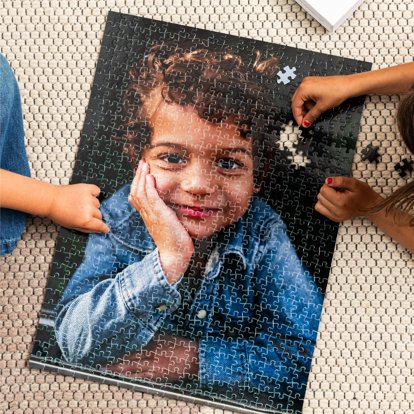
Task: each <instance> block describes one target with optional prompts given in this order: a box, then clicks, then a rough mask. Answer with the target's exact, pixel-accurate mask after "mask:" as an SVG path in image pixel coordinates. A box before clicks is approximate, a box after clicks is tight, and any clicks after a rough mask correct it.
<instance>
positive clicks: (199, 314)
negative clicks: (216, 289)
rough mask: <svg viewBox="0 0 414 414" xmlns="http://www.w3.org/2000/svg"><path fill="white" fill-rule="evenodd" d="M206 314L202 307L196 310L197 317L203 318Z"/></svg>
mask: <svg viewBox="0 0 414 414" xmlns="http://www.w3.org/2000/svg"><path fill="white" fill-rule="evenodd" d="M206 316H207V311H205V310H204V309H201V310H200V311H198V312H197V318H198V319H204V318H205V317H206Z"/></svg>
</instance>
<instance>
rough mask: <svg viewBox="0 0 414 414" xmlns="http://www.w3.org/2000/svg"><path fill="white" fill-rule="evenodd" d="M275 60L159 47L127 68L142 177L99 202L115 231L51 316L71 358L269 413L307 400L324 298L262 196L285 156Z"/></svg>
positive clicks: (99, 244)
mask: <svg viewBox="0 0 414 414" xmlns="http://www.w3.org/2000/svg"><path fill="white" fill-rule="evenodd" d="M276 67H277V59H276V58H274V57H268V58H267V59H262V57H261V55H260V53H258V52H256V54H255V55H254V56H253V58H251V59H244V58H242V57H241V56H239V55H237V54H234V53H231V52H228V51H220V50H219V51H217V50H208V49H197V50H193V51H188V52H186V51H183V50H182V49H178V47H177V48H176V49H174V48H172V47H171V46H169V47H163V46H154V47H153V48H152V49H151V51H150V53H149V54H148V55H147V56H146V57H145V58H144V60H143V62H139V63H138V64H137V66H136V67H135V68H132V69H131V70H130V72H129V81H130V83H129V87H128V91H127V94H126V100H125V108H124V127H125V134H124V136H125V137H126V140H127V141H126V151H127V152H128V154H129V157H130V159H131V160H132V161H133V163H135V164H133V168H134V169H135V168H136V174H135V177H134V180H133V182H132V184H131V185H129V184H128V185H125V186H123V187H122V188H120V189H119V190H118V191H117V192H116V193H114V194H113V195H112V196H111V197H110V198H109V199H108V200H106V201H105V202H103V203H102V206H101V211H102V215H103V219H104V221H105V222H106V223H107V224H108V225H109V227H110V229H111V230H110V232H109V233H108V234H97V235H91V236H90V237H89V240H88V244H87V247H86V251H85V259H84V261H83V262H82V264H81V265H80V267H79V268H78V269H77V271H76V272H75V273H74V275H73V276H72V278H71V279H70V281H69V283H68V285H67V287H66V289H65V291H64V293H63V296H62V298H61V300H60V302H59V304H58V305H57V307H56V309H55V313H56V318H55V332H56V337H57V341H58V343H59V346H60V348H61V350H62V353H63V356H64V358H65V359H66V360H67V361H68V362H71V363H74V364H81V365H83V366H88V367H90V366H93V367H96V368H99V369H101V370H105V371H110V372H113V373H118V374H121V375H124V376H128V377H130V378H141V379H149V380H154V381H157V382H158V381H164V382H168V383H180V384H184V383H186V382H187V381H192V382H193V383H196V384H199V386H201V387H202V389H204V390H209V391H211V392H214V393H218V394H221V395H222V396H224V397H226V396H227V397H229V398H230V397H233V398H234V395H237V396H238V398H243V396H244V397H248V398H253V397H252V396H254V395H256V393H259V394H265V395H266V396H267V397H265V398H264V399H262V400H261V401H262V402H261V404H262V405H267V406H269V407H273V406H274V404H275V401H281V400H285V401H286V402H285V406H289V407H293V406H294V405H295V404H297V401H298V400H300V399H303V397H304V393H305V389H306V383H307V377H308V373H309V370H310V365H311V360H312V354H313V348H314V345H315V340H316V335H317V329H318V324H319V317H320V313H321V309H322V301H323V295H322V292H321V291H320V289H319V288H318V287H317V286H316V284H315V281H314V279H313V277H312V275H310V274H309V272H308V271H307V270H306V269H305V268H304V267H303V265H302V264H301V262H300V260H299V258H298V257H297V255H296V252H295V249H294V247H293V246H292V244H291V243H290V241H289V238H288V236H287V234H286V228H285V225H284V223H283V221H282V220H281V218H280V217H279V216H278V214H277V213H276V212H275V211H274V210H273V209H272V208H271V207H270V206H269V205H268V204H267V203H266V201H265V200H264V199H263V198H261V197H260V196H259V191H260V190H261V189H262V187H263V186H264V185H265V184H266V183H267V185H269V182H272V181H271V180H274V177H273V178H272V174H273V173H276V172H272V171H271V170H270V166H271V165H272V163H273V165H275V162H277V159H278V157H279V155H278V147H277V138H278V134H279V132H280V128H281V123H280V122H278V120H277V119H275V116H276V113H277V111H275V110H274V108H273V109H272V108H271V102H270V101H269V99H268V97H269V91H267V90H266V78H267V77H269V76H272V75H273V74H274V73H275V70H276ZM270 95H271V93H270ZM269 102H270V103H269ZM143 137H144V138H145V142H142V143H141V141H143ZM138 161H139V162H138ZM137 162H138V165H137ZM254 398H256V397H254ZM260 398H262V397H260Z"/></svg>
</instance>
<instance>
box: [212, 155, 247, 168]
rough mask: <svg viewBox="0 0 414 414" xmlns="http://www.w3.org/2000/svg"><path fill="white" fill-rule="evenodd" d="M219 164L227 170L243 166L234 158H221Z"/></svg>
mask: <svg viewBox="0 0 414 414" xmlns="http://www.w3.org/2000/svg"><path fill="white" fill-rule="evenodd" d="M217 165H218V166H219V167H220V168H223V169H225V170H235V169H236V168H242V167H243V165H242V164H240V163H239V162H238V161H236V160H234V159H233V158H220V159H219V160H218V161H217Z"/></svg>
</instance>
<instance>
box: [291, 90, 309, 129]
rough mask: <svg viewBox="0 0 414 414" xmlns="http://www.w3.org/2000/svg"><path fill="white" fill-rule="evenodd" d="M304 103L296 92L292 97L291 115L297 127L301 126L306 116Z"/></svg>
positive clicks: (297, 91)
mask: <svg viewBox="0 0 414 414" xmlns="http://www.w3.org/2000/svg"><path fill="white" fill-rule="evenodd" d="M304 103H305V100H304V99H303V97H302V96H301V94H300V92H299V90H296V92H295V94H294V95H293V97H292V114H293V117H294V118H295V121H296V122H297V124H298V125H302V122H303V116H304V115H305V114H306V111H305V109H304Z"/></svg>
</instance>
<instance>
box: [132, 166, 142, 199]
mask: <svg viewBox="0 0 414 414" xmlns="http://www.w3.org/2000/svg"><path fill="white" fill-rule="evenodd" d="M140 166H141V161H139V163H138V167H137V170H136V171H135V175H134V179H133V180H132V183H131V191H130V193H131V194H135V192H136V191H137V186H138V180H139V177H140V172H141V169H140Z"/></svg>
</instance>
